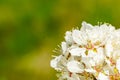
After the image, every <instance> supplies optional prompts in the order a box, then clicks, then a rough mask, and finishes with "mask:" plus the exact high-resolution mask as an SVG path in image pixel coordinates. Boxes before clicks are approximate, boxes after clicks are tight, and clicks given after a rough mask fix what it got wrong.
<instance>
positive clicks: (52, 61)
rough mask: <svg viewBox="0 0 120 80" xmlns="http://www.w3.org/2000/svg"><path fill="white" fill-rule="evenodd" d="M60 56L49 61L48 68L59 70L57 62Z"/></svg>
mask: <svg viewBox="0 0 120 80" xmlns="http://www.w3.org/2000/svg"><path fill="white" fill-rule="evenodd" d="M61 57H62V56H61V55H60V56H58V57H56V58H55V59H53V60H51V62H50V66H51V67H52V68H54V69H56V70H61V69H60V68H59V67H58V63H59V61H60V60H61Z"/></svg>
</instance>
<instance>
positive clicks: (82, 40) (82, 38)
mask: <svg viewBox="0 0 120 80" xmlns="http://www.w3.org/2000/svg"><path fill="white" fill-rule="evenodd" d="M72 37H73V40H74V41H75V43H77V44H79V45H86V44H87V37H86V34H85V33H83V32H81V31H79V30H73V33H72Z"/></svg>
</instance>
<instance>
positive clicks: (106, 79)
mask: <svg viewBox="0 0 120 80" xmlns="http://www.w3.org/2000/svg"><path fill="white" fill-rule="evenodd" d="M97 80H110V79H109V76H106V75H104V74H103V73H101V72H100V73H99V75H98V78H97Z"/></svg>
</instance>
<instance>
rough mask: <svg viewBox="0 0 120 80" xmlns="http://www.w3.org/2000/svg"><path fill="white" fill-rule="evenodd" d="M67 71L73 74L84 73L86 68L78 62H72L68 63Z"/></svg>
mask: <svg viewBox="0 0 120 80" xmlns="http://www.w3.org/2000/svg"><path fill="white" fill-rule="evenodd" d="M67 69H68V70H69V71H70V72H73V73H82V72H83V71H84V66H83V65H82V64H81V63H80V62H77V61H70V62H68V63H67Z"/></svg>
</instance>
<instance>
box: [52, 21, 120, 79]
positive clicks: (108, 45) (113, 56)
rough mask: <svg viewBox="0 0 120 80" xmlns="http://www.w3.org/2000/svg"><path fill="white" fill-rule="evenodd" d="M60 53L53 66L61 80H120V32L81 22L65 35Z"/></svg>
mask: <svg viewBox="0 0 120 80" xmlns="http://www.w3.org/2000/svg"><path fill="white" fill-rule="evenodd" d="M60 51H61V53H60V55H59V56H56V57H55V58H54V59H52V60H51V62H50V65H51V67H52V68H54V69H55V70H57V71H59V72H61V74H60V75H59V76H58V78H59V80H94V79H96V80H120V29H115V27H114V26H112V25H110V24H107V23H104V24H99V25H95V26H93V25H91V24H88V23H86V22H83V23H82V27H81V29H73V30H72V31H67V32H66V34H65V41H63V42H62V43H61V50H60Z"/></svg>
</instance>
